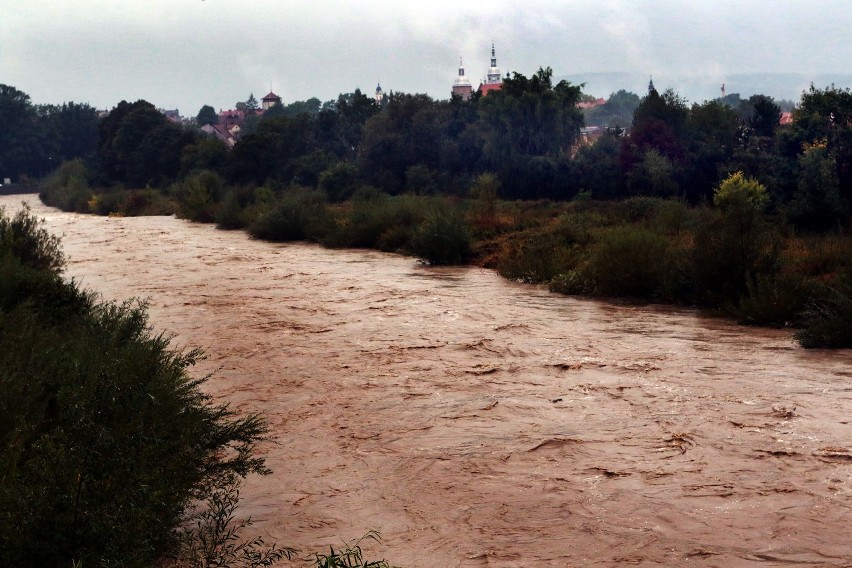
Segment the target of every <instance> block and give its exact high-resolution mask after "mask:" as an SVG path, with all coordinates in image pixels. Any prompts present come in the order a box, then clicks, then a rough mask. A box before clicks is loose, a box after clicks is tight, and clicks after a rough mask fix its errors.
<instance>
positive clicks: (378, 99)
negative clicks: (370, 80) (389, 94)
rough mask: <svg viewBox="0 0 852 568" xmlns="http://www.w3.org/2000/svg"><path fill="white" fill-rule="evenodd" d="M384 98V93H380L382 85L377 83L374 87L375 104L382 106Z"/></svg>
mask: <svg viewBox="0 0 852 568" xmlns="http://www.w3.org/2000/svg"><path fill="white" fill-rule="evenodd" d="M384 98H385V93H384V91H382V84H381V83H378V84H377V85H376V96H375V99H376V102H377V103H379V106H381V105H382V99H384Z"/></svg>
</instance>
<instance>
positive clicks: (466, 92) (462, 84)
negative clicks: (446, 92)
mask: <svg viewBox="0 0 852 568" xmlns="http://www.w3.org/2000/svg"><path fill="white" fill-rule="evenodd" d="M472 92H473V85H471V84H470V81H469V80H468V78H467V77H466V76H465V74H464V62H463V61H462V58H461V57H459V74H458V76H457V77H456V80H455V81H453V95H456V96H458V97H461V99H462V100H463V101H466V100H468V99H470V94H471V93H472Z"/></svg>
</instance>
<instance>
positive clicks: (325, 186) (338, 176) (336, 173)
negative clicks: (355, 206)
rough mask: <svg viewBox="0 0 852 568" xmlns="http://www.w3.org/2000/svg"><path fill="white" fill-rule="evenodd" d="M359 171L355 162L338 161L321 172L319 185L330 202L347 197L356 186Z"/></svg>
mask: <svg viewBox="0 0 852 568" xmlns="http://www.w3.org/2000/svg"><path fill="white" fill-rule="evenodd" d="M358 179H359V173H358V168H357V167H356V166H355V164H352V163H350V162H338V163H336V164H334V165H333V166H331V167H330V168H328V169H327V170H325V171H324V172H322V173H321V174H320V176H319V187H320V189H321V190H323V191H324V192H325V194H326V195H327V196H328V200H329V201H331V202H339V201H343V200H345V199H349V198H350V197H351V196H352V194H353V193H355V189H356V188H357V187H358Z"/></svg>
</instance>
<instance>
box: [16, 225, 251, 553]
mask: <svg viewBox="0 0 852 568" xmlns="http://www.w3.org/2000/svg"><path fill="white" fill-rule="evenodd" d="M61 267H62V255H61V253H60V252H59V249H58V240H57V239H55V238H54V237H51V236H50V235H49V234H47V233H46V232H45V231H44V229H43V228H42V227H41V226H40V225H39V223H38V222H37V221H36V220H34V219H33V218H32V216H31V215H30V214H29V211H27V210H26V209H24V210H22V211H21V212H19V213H18V215H17V216H16V217H15V218H14V219H12V220H9V219H8V218H6V216H5V215H2V216H0V565H2V566H21V567H28V566H33V567H42V566H70V565H73V564H77V565H79V564H80V563H82V564H83V565H85V566H131V567H134V566H139V567H143V566H146V567H147V566H152V565H155V563H156V562H157V561H158V560H160V559H161V558H162V557H163V556H164V555H170V554H172V553H174V552H176V546H177V542H178V539H177V533H176V531H177V530H178V529H179V527H180V526H181V525H182V524H183V522H184V520H185V519H186V518H187V515H188V514H189V509H190V508H191V505H192V503H194V502H195V500H196V499H200V500H205V499H208V498H209V497H210V496H211V495H214V494H216V492H217V491H219V490H220V488H222V487H227V486H229V485H230V484H232V483H234V482H235V480H236V479H237V478H238V477H241V476H245V475H246V474H248V473H251V472H258V473H264V472H266V470H265V468H264V466H263V461H262V460H261V459H258V458H255V457H254V456H253V449H254V444H255V443H256V442H257V441H258V440H259V439H260V437H261V436H262V435H263V433H264V432H265V427H264V424H263V422H262V421H261V420H260V418H258V417H257V416H248V417H242V418H240V417H237V415H236V414H235V413H234V412H233V411H231V410H229V409H228V408H227V407H225V406H218V405H214V404H212V403H211V401H210V399H209V397H207V396H206V395H205V394H203V393H202V392H201V390H200V388H199V387H200V385H201V384H202V382H203V381H201V380H193V379H191V378H190V377H189V376H188V374H187V368H188V367H189V366H190V365H192V363H193V362H194V361H195V360H196V359H197V357H198V356H199V354H198V353H197V352H195V351H191V352H189V353H179V352H176V351H173V350H172V349H171V348H170V346H169V339H168V338H166V337H164V336H162V335H154V334H152V333H151V332H150V329H149V328H148V325H147V317H146V314H145V310H144V306H140V305H138V304H130V303H128V304H121V305H117V304H96V303H95V302H94V299H93V296H92V295H91V294H87V293H85V292H82V291H80V290H79V289H78V288H77V286H76V285H75V284H74V283H67V282H64V281H62V280H61V278H60V277H59V270H60V269H61Z"/></svg>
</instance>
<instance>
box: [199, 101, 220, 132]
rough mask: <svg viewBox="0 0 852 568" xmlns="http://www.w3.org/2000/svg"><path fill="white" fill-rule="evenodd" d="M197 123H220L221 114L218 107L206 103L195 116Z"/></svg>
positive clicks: (200, 124) (201, 124) (204, 124)
mask: <svg viewBox="0 0 852 568" xmlns="http://www.w3.org/2000/svg"><path fill="white" fill-rule="evenodd" d="M195 123H196V124H197V125H198V126H199V127H201V126H206V125H208V124H218V123H219V115H218V114H216V109H214V108H213V107H212V106H210V105H204V106H202V107H201V110H199V111H198V116H196V117H195Z"/></svg>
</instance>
